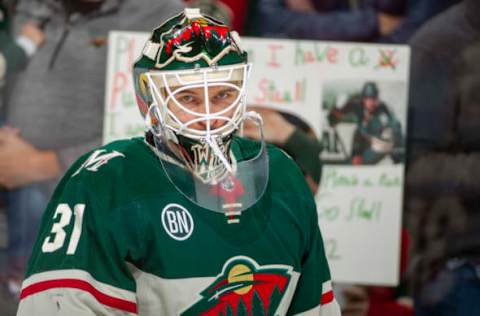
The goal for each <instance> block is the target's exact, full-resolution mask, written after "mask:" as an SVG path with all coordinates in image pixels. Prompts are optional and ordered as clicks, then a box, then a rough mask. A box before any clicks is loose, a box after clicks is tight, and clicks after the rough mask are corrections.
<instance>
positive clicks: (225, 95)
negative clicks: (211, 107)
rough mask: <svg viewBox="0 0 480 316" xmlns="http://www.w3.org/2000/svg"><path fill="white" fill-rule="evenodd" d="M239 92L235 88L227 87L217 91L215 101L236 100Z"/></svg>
mask: <svg viewBox="0 0 480 316" xmlns="http://www.w3.org/2000/svg"><path fill="white" fill-rule="evenodd" d="M237 94H238V92H237V91H236V90H234V89H225V90H221V91H219V92H217V93H216V94H215V95H214V96H213V100H212V101H214V102H224V101H232V102H233V101H234V100H235V98H236V96H237Z"/></svg>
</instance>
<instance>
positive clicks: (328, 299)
mask: <svg viewBox="0 0 480 316" xmlns="http://www.w3.org/2000/svg"><path fill="white" fill-rule="evenodd" d="M333 299H334V296H333V291H328V292H326V293H325V294H323V295H322V299H321V300H320V305H325V304H328V303H330V302H331V301H333Z"/></svg>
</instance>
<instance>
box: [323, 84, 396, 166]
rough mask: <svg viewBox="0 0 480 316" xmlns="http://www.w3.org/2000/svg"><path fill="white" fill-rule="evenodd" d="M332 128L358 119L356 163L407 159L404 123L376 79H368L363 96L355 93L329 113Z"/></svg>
mask: <svg viewBox="0 0 480 316" xmlns="http://www.w3.org/2000/svg"><path fill="white" fill-rule="evenodd" d="M328 119H329V123H330V125H331V126H332V128H335V126H336V125H337V124H338V123H340V122H345V121H354V122H355V123H356V124H357V128H356V130H355V132H354V135H353V140H352V152H351V163H352V165H373V164H377V163H379V162H380V161H382V160H383V159H384V158H386V157H390V158H391V159H392V161H393V163H399V162H401V161H402V160H403V159H404V148H403V136H402V131H401V126H400V122H399V121H398V119H397V118H396V117H395V115H394V113H393V112H392V111H391V110H390V109H389V108H388V106H387V105H386V104H385V103H384V102H383V101H382V100H380V99H379V90H378V86H377V84H376V83H375V82H372V81H369V82H366V83H365V84H364V85H363V87H362V91H361V93H360V95H358V94H357V95H353V96H351V97H350V98H349V99H348V100H347V102H346V103H345V104H344V105H343V106H342V107H340V108H338V109H333V110H331V111H330V113H329V115H328Z"/></svg>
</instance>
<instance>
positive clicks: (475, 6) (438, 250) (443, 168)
mask: <svg viewBox="0 0 480 316" xmlns="http://www.w3.org/2000/svg"><path fill="white" fill-rule="evenodd" d="M479 16H480V2H479V1H478V0H464V1H463V2H462V3H460V4H458V5H456V6H454V7H452V8H451V9H449V10H448V11H446V12H444V13H443V14H441V15H439V16H437V17H436V18H435V19H433V20H432V21H430V22H429V23H427V24H426V25H425V26H424V27H423V28H422V29H421V30H420V31H419V32H418V33H417V34H416V35H415V36H414V37H413V38H412V40H411V42H410V44H411V46H412V67H411V69H412V77H411V98H410V113H411V117H410V125H409V129H410V132H409V146H410V149H409V152H410V157H409V159H410V162H409V166H408V170H407V186H406V189H407V191H406V211H407V212H408V213H407V216H408V219H409V223H410V225H409V228H410V230H411V235H412V267H411V272H412V287H413V289H415V294H416V295H415V306H416V315H419V316H423V315H438V316H443V315H445V316H446V315H448V316H457V315H480V307H479V305H478V301H479V299H480V275H479V271H480V213H479V212H478V207H479V205H480V199H479V196H480V195H479V192H480V182H479V179H480V168H479V165H480V106H479V105H480V94H479V91H480V68H479V66H478V60H479V58H480V46H479V39H480V20H479V19H478V17H479ZM452 43H455V45H452Z"/></svg>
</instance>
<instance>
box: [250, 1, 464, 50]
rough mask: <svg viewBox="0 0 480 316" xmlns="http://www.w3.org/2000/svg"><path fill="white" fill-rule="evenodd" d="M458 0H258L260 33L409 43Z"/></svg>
mask: <svg viewBox="0 0 480 316" xmlns="http://www.w3.org/2000/svg"><path fill="white" fill-rule="evenodd" d="M456 2H458V0H409V1H408V2H407V1H406V0H354V1H347V0H340V1H337V0H258V4H257V11H258V15H259V17H258V18H257V23H258V24H259V25H258V27H259V29H260V30H261V31H260V34H259V35H262V36H267V37H268V36H273V37H289V38H305V39H316V40H336V41H369V42H370V41H382V42H395V43H405V42H406V41H407V40H408V38H409V37H410V36H411V35H412V34H413V33H414V32H415V30H416V29H418V27H420V26H421V25H422V24H423V23H424V22H425V21H426V20H428V19H429V18H431V17H432V16H434V15H435V14H437V13H439V12H441V11H442V10H444V9H446V8H448V7H449V6H450V5H452V4H454V3H456Z"/></svg>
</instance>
